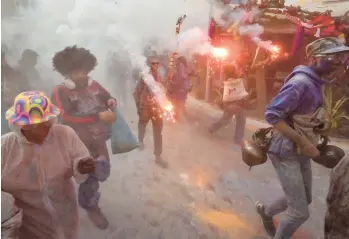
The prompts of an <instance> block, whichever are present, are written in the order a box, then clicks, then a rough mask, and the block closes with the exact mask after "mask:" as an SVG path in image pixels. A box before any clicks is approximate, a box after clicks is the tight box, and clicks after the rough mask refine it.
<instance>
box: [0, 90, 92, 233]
mask: <svg viewBox="0 0 349 239" xmlns="http://www.w3.org/2000/svg"><path fill="white" fill-rule="evenodd" d="M59 114H60V110H59V108H58V107H56V106H55V105H53V104H52V103H51V100H50V98H48V97H47V96H46V95H45V94H44V93H42V92H36V91H29V92H23V93H21V94H19V95H18V96H17V97H16V98H15V100H14V104H13V106H12V107H11V108H10V109H9V110H8V111H7V112H6V119H7V120H8V121H9V123H10V124H11V125H12V128H13V132H10V133H8V134H5V135H3V136H2V137H1V191H3V192H6V193H9V194H10V195H12V196H13V197H14V198H15V203H16V206H17V207H18V209H19V210H21V211H22V213H23V218H22V225H21V227H20V229H19V239H77V238H78V236H77V233H78V226H79V215H78V207H77V202H76V193H75V188H74V184H73V182H72V180H71V179H72V177H74V178H75V180H76V182H77V183H82V182H84V181H85V180H87V177H88V174H89V173H93V172H94V171H95V163H94V161H93V159H92V157H91V156H90V154H89V152H88V150H87V148H86V147H85V145H84V144H83V143H82V142H81V140H80V139H79V137H78V136H77V135H76V133H75V132H74V130H73V129H71V128H70V127H68V126H64V125H59V124H55V119H56V118H57V117H58V115H59Z"/></svg>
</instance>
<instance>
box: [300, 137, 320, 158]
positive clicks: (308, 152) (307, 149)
mask: <svg viewBox="0 0 349 239" xmlns="http://www.w3.org/2000/svg"><path fill="white" fill-rule="evenodd" d="M298 145H299V146H300V149H301V153H302V155H304V156H307V157H310V158H315V157H317V156H320V151H319V150H318V149H317V148H316V146H315V145H313V144H312V143H311V142H310V141H309V140H308V139H306V138H304V137H302V139H301V140H300V142H299V143H298Z"/></svg>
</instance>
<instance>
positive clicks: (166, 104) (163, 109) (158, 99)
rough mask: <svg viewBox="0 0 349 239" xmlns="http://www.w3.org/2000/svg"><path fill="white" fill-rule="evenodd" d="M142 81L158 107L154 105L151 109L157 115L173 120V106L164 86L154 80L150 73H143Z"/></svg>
mask: <svg viewBox="0 0 349 239" xmlns="http://www.w3.org/2000/svg"><path fill="white" fill-rule="evenodd" d="M143 81H144V83H145V84H146V85H147V86H148V87H149V90H150V91H151V93H152V94H153V96H154V104H156V105H157V106H158V107H154V108H153V110H154V111H157V115H158V117H160V118H163V119H166V120H168V121H172V122H175V119H174V107H173V105H172V103H171V102H170V101H169V100H168V99H167V97H166V93H165V92H166V91H165V89H164V87H163V86H162V85H161V84H160V83H159V82H156V81H155V80H154V77H153V76H152V75H151V74H143Z"/></svg>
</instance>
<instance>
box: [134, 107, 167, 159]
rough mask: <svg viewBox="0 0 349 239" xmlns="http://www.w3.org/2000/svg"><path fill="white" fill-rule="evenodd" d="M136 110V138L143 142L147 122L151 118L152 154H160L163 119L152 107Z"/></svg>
mask: <svg viewBox="0 0 349 239" xmlns="http://www.w3.org/2000/svg"><path fill="white" fill-rule="evenodd" d="M138 112H139V113H138V114H139V121H138V140H139V142H141V143H143V141H144V137H145V131H146V128H147V125H148V122H149V121H150V120H151V122H152V124H153V138H154V154H155V156H160V155H161V153H162V128H163V120H162V118H160V117H159V116H160V115H159V113H158V112H157V110H156V109H153V108H141V109H139V111H138Z"/></svg>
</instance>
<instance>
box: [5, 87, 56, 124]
mask: <svg viewBox="0 0 349 239" xmlns="http://www.w3.org/2000/svg"><path fill="white" fill-rule="evenodd" d="M59 114H60V110H59V108H58V107H57V106H55V105H54V104H52V102H51V100H50V98H49V97H47V96H46V95H45V94H44V93H43V92H40V91H26V92H22V93H20V94H19V95H17V96H16V98H15V101H14V105H13V106H12V107H11V108H10V109H9V110H7V112H6V119H7V120H8V121H9V123H10V124H16V125H21V126H23V125H32V124H40V123H43V122H46V121H49V120H51V119H54V118H56V117H57V116H58V115H59Z"/></svg>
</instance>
